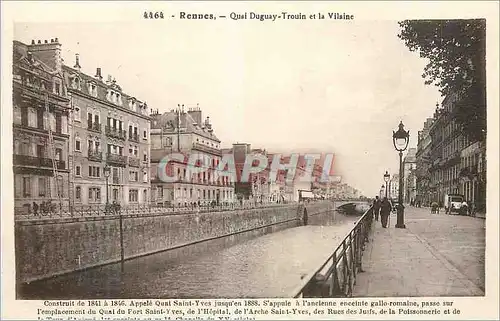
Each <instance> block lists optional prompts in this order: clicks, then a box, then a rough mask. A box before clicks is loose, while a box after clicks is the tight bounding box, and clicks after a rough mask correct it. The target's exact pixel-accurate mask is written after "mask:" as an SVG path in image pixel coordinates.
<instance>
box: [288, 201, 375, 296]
mask: <svg viewBox="0 0 500 321" xmlns="http://www.w3.org/2000/svg"><path fill="white" fill-rule="evenodd" d="M372 221H373V210H372V208H371V207H370V209H368V210H367V211H366V212H365V213H364V214H363V216H362V217H361V218H360V219H359V220H358V221H357V222H356V223H355V225H354V227H353V228H352V229H351V230H350V231H349V233H347V235H346V236H345V237H344V239H343V240H342V242H340V244H339V245H338V246H337V248H336V249H335V250H334V251H333V253H332V254H331V255H330V256H329V257H328V259H327V260H326V261H325V262H324V263H323V264H322V265H321V266H320V267H319V268H318V269H317V270H315V271H314V272H313V273H311V274H309V275H307V276H306V277H305V278H303V279H302V282H301V284H300V285H299V286H298V287H297V288H296V289H295V290H294V292H293V295H294V298H326V297H329V298H335V297H351V296H352V293H353V288H354V285H355V284H356V276H357V274H358V273H360V272H363V269H362V257H363V251H364V249H365V244H366V242H367V241H368V236H369V233H370V231H371V226H372Z"/></svg>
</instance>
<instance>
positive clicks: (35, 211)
mask: <svg viewBox="0 0 500 321" xmlns="http://www.w3.org/2000/svg"><path fill="white" fill-rule="evenodd" d="M33 213H34V214H35V216H38V204H37V203H36V202H33Z"/></svg>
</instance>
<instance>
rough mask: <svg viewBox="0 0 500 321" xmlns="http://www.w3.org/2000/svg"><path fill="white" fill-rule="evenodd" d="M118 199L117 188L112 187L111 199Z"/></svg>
mask: <svg viewBox="0 0 500 321" xmlns="http://www.w3.org/2000/svg"><path fill="white" fill-rule="evenodd" d="M117 200H118V188H113V201H117Z"/></svg>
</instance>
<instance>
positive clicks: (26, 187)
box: [23, 177, 31, 197]
mask: <svg viewBox="0 0 500 321" xmlns="http://www.w3.org/2000/svg"><path fill="white" fill-rule="evenodd" d="M23 196H24V197H28V196H31V179H30V178H29V177H23Z"/></svg>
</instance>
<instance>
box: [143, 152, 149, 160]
mask: <svg viewBox="0 0 500 321" xmlns="http://www.w3.org/2000/svg"><path fill="white" fill-rule="evenodd" d="M143 160H144V161H145V162H147V161H148V153H147V152H144V158H143Z"/></svg>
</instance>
